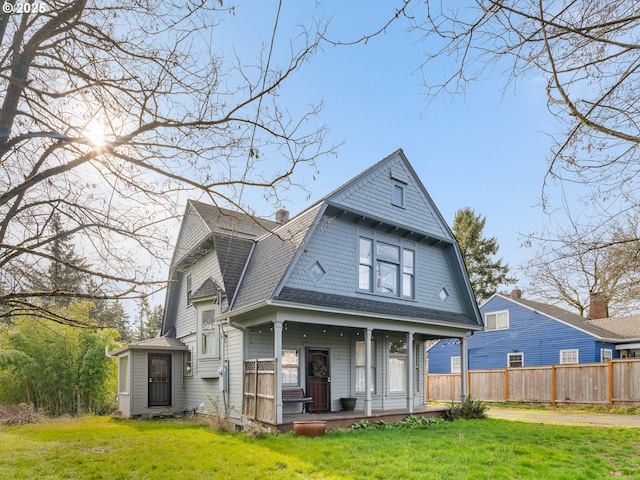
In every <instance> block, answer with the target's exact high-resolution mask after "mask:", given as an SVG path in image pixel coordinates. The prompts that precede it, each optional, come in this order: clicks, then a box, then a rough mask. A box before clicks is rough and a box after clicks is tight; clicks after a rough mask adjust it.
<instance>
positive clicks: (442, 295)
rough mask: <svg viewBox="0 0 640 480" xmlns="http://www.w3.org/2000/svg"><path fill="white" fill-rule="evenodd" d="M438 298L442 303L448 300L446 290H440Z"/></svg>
mask: <svg viewBox="0 0 640 480" xmlns="http://www.w3.org/2000/svg"><path fill="white" fill-rule="evenodd" d="M438 296H439V297H440V301H442V302H444V301H446V300H447V298H449V292H447V289H446V288H444V287H442V290H440V293H439V294H438Z"/></svg>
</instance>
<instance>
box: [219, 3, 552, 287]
mask: <svg viewBox="0 0 640 480" xmlns="http://www.w3.org/2000/svg"><path fill="white" fill-rule="evenodd" d="M394 3H399V2H387V1H350V2H334V1H322V2H320V3H317V2H313V1H284V3H283V7H282V8H283V10H282V15H281V19H280V25H279V29H278V33H277V35H278V36H277V40H276V44H277V46H278V48H277V49H276V55H275V58H278V54H284V55H286V54H287V53H288V48H289V41H290V38H291V37H292V35H293V34H294V32H296V31H297V30H296V25H298V24H301V23H303V24H308V23H309V22H310V21H311V18H312V17H315V18H319V17H324V18H329V17H331V18H332V21H331V26H330V29H329V36H330V37H332V38H336V39H340V40H352V39H355V38H357V37H359V36H360V35H361V34H362V33H367V32H370V31H371V30H374V29H377V28H379V26H381V25H383V24H384V23H385V22H386V20H387V19H388V18H389V17H390V16H391V15H393V12H394V11H395V8H396V6H395V5H394ZM419 8H424V6H419ZM276 12H277V2H274V1H271V2H255V1H253V2H251V1H245V2H242V3H239V4H237V6H236V14H235V16H227V17H223V21H222V22H221V24H220V26H219V27H218V29H217V30H216V37H215V39H214V40H215V42H216V43H217V44H220V49H221V51H227V48H228V47H229V46H230V45H233V46H234V49H235V51H236V52H237V53H238V55H239V56H240V57H241V58H242V59H243V62H245V63H247V64H249V63H250V61H251V60H252V59H253V58H255V57H256V56H257V51H258V47H259V44H260V39H262V40H263V41H267V40H268V39H269V36H270V35H271V29H272V25H273V19H275V16H276ZM406 27H407V23H406V21H403V22H397V23H396V24H394V25H393V26H392V27H391V28H390V29H389V30H388V31H387V32H386V33H385V34H382V35H380V36H378V37H376V38H374V39H372V40H371V41H369V42H368V43H367V44H366V45H357V46H349V47H334V46H330V45H327V46H325V47H324V48H323V51H321V52H320V53H318V54H317V55H316V56H314V57H313V58H312V60H311V62H310V63H309V64H308V65H305V66H304V67H303V69H302V71H300V72H297V73H296V74H295V75H294V76H293V77H292V79H291V81H289V82H287V83H286V84H285V85H284V87H283V89H282V90H281V92H280V95H281V98H282V101H283V102H284V103H286V104H289V105H291V106H294V107H292V108H295V105H300V104H302V105H306V104H307V103H314V102H318V101H320V100H324V102H325V107H324V109H323V111H322V113H321V115H320V119H321V121H322V122H324V123H326V125H327V126H328V128H329V129H330V136H329V141H331V142H335V143H340V142H343V141H344V145H342V146H341V147H340V149H339V154H338V156H337V158H329V157H328V158H325V159H324V160H322V161H321V162H320V163H319V164H318V168H319V171H320V174H319V175H316V176H315V180H313V179H312V175H313V173H314V172H312V171H311V170H310V169H304V168H303V169H302V170H300V171H298V172H297V173H296V176H295V179H296V180H297V181H301V182H304V183H306V184H307V186H308V188H309V189H310V190H311V191H312V195H311V199H307V198H306V194H305V193H304V192H296V191H292V192H288V193H287V201H285V202H284V206H285V207H286V208H288V209H289V210H290V211H291V213H292V214H295V213H297V212H299V211H301V210H303V209H304V208H305V207H306V206H308V205H309V204H310V203H312V202H314V201H315V200H317V199H319V198H321V197H323V196H324V195H326V194H327V193H329V192H331V191H332V190H334V189H335V188H337V187H338V186H340V185H342V184H343V183H344V182H346V181H348V180H349V179H351V178H352V177H354V176H356V175H357V174H359V173H360V172H362V171H363V170H365V169H366V168H368V167H369V166H371V165H372V164H373V163H375V162H377V161H378V160H380V159H382V158H384V157H385V156H387V155H389V154H390V153H392V152H393V151H395V150H396V149H398V148H402V149H403V150H404V152H405V154H406V155H407V157H408V158H409V161H410V162H411V163H412V165H413V166H414V168H415V170H416V172H417V173H418V175H419V177H420V179H421V180H422V182H423V183H424V185H425V187H426V189H427V190H428V192H429V193H430V195H431V197H432V198H433V200H434V201H435V203H436V205H437V206H438V208H439V209H440V211H441V213H442V215H443V216H444V218H445V220H446V221H447V222H448V223H449V225H451V224H452V222H453V217H454V214H455V212H456V211H457V210H458V209H460V208H463V207H465V206H469V207H471V208H473V209H474V210H475V212H476V213H477V214H481V215H483V216H485V217H486V220H487V223H486V227H485V232H484V233H485V235H486V236H488V237H496V238H497V240H498V243H499V246H500V250H499V253H498V256H499V257H502V258H503V260H504V262H506V263H508V264H509V265H510V266H511V267H512V272H513V273H515V274H516V275H517V276H518V277H520V282H519V286H520V287H522V288H525V290H526V280H525V278H524V275H523V274H522V273H520V272H518V271H516V269H517V267H518V266H520V265H521V264H523V263H525V262H526V260H527V259H528V258H529V257H530V256H531V255H533V251H532V250H531V249H522V248H521V247H520V245H521V243H522V241H523V238H522V235H521V234H526V233H530V232H533V231H539V230H540V228H541V226H542V224H543V222H544V221H545V215H544V214H543V212H542V209H541V206H540V198H541V191H542V185H543V180H544V175H545V172H546V168H547V162H546V156H547V154H548V151H549V147H550V139H549V137H548V135H547V133H551V132H553V130H554V128H557V125H556V123H555V121H554V119H553V117H552V116H551V114H550V113H548V111H547V109H546V97H545V83H544V81H543V80H542V79H540V78H538V79H536V78H531V79H525V80H523V81H520V82H519V83H518V84H517V88H515V89H514V88H511V89H509V90H507V91H506V92H505V91H504V90H503V88H504V86H505V81H504V75H503V72H502V71H500V70H499V69H496V71H495V72H493V73H492V74H489V75H487V76H486V78H484V79H482V80H481V81H478V82H475V83H472V84H470V85H469V88H468V90H467V92H466V95H465V96H456V97H442V98H440V99H438V100H436V101H435V102H432V103H431V104H430V105H429V106H427V99H426V97H425V89H424V86H423V77H422V75H423V72H420V71H419V70H418V67H419V66H420V64H421V62H422V58H423V54H424V50H425V44H424V40H422V39H420V36H419V35H418V34H416V33H413V34H411V33H407V30H406ZM245 59H246V60H245ZM451 65H452V64H451V63H449V64H448V63H447V62H446V61H443V62H442V63H440V64H438V65H437V66H434V67H433V68H432V69H431V70H429V71H427V72H424V74H425V75H426V76H428V77H432V78H433V77H436V76H438V74H439V73H440V72H439V70H440V69H447V68H451ZM548 193H551V194H552V195H551V199H552V201H555V200H554V191H553V190H549V192H548ZM558 198H559V197H558ZM256 208H257V213H258V214H260V215H263V216H270V215H272V213H273V212H272V211H271V210H269V209H268V208H267V207H266V206H264V207H260V202H259V201H258V200H256ZM261 208H263V209H264V211H262V210H261Z"/></svg>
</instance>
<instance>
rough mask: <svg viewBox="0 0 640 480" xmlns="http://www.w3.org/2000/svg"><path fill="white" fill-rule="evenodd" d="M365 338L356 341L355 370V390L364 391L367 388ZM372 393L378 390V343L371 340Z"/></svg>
mask: <svg viewBox="0 0 640 480" xmlns="http://www.w3.org/2000/svg"><path fill="white" fill-rule="evenodd" d="M364 347H365V345H364V340H361V341H357V342H356V361H355V365H356V371H355V375H354V378H355V391H356V393H364V392H365V390H364V388H365V375H364V373H365V351H364ZM370 381H371V393H375V391H376V343H375V340H371V378H370Z"/></svg>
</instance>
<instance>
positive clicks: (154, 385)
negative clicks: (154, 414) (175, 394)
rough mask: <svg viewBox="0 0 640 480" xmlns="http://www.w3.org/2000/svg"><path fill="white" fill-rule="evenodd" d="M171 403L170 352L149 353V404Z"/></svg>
mask: <svg viewBox="0 0 640 480" xmlns="http://www.w3.org/2000/svg"><path fill="white" fill-rule="evenodd" d="M169 405H171V354H170V353H150V354H149V406H150V407H166V406H169Z"/></svg>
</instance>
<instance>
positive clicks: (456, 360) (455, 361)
mask: <svg viewBox="0 0 640 480" xmlns="http://www.w3.org/2000/svg"><path fill="white" fill-rule="evenodd" d="M460 370H461V368H460V356H459V355H458V356H456V357H451V373H460Z"/></svg>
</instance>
